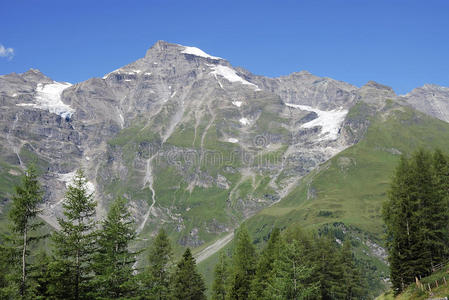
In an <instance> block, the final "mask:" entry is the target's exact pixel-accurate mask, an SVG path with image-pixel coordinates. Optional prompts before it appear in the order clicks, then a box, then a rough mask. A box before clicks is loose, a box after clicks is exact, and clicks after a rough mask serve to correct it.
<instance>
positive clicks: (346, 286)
mask: <svg viewBox="0 0 449 300" xmlns="http://www.w3.org/2000/svg"><path fill="white" fill-rule="evenodd" d="M339 264H340V265H341V267H342V270H343V276H342V281H341V282H342V286H343V293H342V294H343V299H345V300H350V299H361V298H363V296H364V294H365V290H364V288H365V286H364V283H363V280H362V278H361V276H360V273H359V270H358V269H357V267H356V265H355V261H354V257H353V255H352V250H351V242H350V241H349V239H345V241H344V242H343V247H342V248H341V250H340V259H339Z"/></svg>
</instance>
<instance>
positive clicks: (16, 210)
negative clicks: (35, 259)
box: [9, 166, 43, 298]
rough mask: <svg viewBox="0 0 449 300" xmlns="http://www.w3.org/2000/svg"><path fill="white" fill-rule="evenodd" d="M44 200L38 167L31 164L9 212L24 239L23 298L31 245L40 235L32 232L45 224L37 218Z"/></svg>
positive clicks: (22, 259) (16, 191) (13, 228)
mask: <svg viewBox="0 0 449 300" xmlns="http://www.w3.org/2000/svg"><path fill="white" fill-rule="evenodd" d="M42 202H43V191H42V189H41V186H40V184H39V181H38V180H37V173H36V169H35V168H34V166H30V167H29V168H28V169H27V170H26V173H25V175H24V177H23V178H22V184H21V185H20V186H16V188H15V194H14V196H13V198H12V207H11V210H10V212H9V219H10V221H11V223H12V230H13V232H14V233H16V234H17V235H18V236H19V237H20V239H21V240H22V243H21V245H20V252H21V254H20V265H21V279H20V296H21V297H22V298H24V297H26V296H27V289H28V287H29V284H28V282H27V272H28V259H29V255H30V253H29V245H30V243H31V242H33V241H36V240H37V239H38V237H36V236H32V233H33V231H36V229H37V228H38V227H40V226H42V225H43V222H40V221H37V220H36V217H37V215H38V213H39V212H40V209H39V205H40V204H41V203H42Z"/></svg>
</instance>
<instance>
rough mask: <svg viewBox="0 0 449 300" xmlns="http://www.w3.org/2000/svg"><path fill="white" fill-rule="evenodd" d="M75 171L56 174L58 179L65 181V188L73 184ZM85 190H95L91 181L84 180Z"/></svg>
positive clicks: (89, 191)
mask: <svg viewBox="0 0 449 300" xmlns="http://www.w3.org/2000/svg"><path fill="white" fill-rule="evenodd" d="M75 175H76V171H73V172H70V173H65V174H58V180H59V181H62V182H64V183H65V186H66V188H68V187H69V186H70V185H73V179H74V178H75ZM86 190H87V193H88V194H92V193H93V192H95V186H94V184H93V183H92V182H90V181H87V182H86Z"/></svg>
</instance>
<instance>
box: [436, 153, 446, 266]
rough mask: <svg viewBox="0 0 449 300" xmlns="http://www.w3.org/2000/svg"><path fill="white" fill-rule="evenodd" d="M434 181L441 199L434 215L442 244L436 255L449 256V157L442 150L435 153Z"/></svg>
mask: <svg viewBox="0 0 449 300" xmlns="http://www.w3.org/2000/svg"><path fill="white" fill-rule="evenodd" d="M432 165H433V176H434V178H433V181H434V189H435V195H436V197H437V198H438V199H439V203H438V204H439V205H438V206H437V207H436V209H438V213H437V214H436V215H435V216H434V223H433V225H434V230H436V231H437V233H438V236H440V237H441V239H440V243H441V244H442V245H440V246H438V247H437V253H436V255H437V256H438V257H441V258H447V257H448V256H449V219H448V218H449V158H448V157H447V156H446V155H444V154H443V153H442V152H441V150H436V151H435V153H434V155H433V164H432Z"/></svg>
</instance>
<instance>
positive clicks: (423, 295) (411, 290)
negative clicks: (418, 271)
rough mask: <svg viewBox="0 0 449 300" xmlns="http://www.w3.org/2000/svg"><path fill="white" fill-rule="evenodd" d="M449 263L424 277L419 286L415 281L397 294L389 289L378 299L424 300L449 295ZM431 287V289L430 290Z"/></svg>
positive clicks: (377, 299)
mask: <svg viewBox="0 0 449 300" xmlns="http://www.w3.org/2000/svg"><path fill="white" fill-rule="evenodd" d="M448 272H449V265H447V266H445V267H444V268H443V269H441V270H440V271H438V272H435V273H433V274H432V275H431V276H428V277H425V278H422V279H421V280H420V283H421V285H422V287H418V286H417V285H416V284H415V283H413V284H411V285H409V287H408V288H407V289H405V291H404V292H402V293H401V294H399V295H397V296H395V295H394V293H393V291H391V290H390V291H388V292H386V293H384V294H382V295H380V296H379V297H377V298H376V300H424V299H429V298H436V299H438V298H443V297H448V296H449V276H448ZM429 287H430V290H429Z"/></svg>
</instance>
